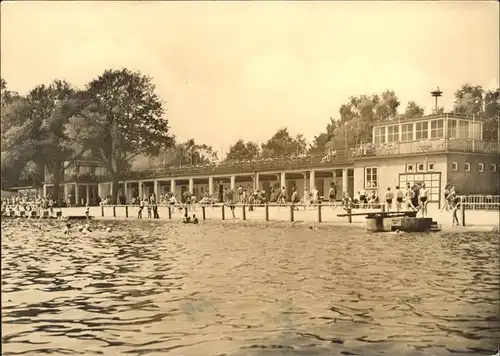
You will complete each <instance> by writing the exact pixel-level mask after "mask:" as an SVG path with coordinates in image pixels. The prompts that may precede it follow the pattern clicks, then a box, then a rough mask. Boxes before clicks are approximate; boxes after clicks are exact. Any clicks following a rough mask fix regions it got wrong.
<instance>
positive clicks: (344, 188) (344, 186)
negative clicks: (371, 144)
mask: <svg viewBox="0 0 500 356" xmlns="http://www.w3.org/2000/svg"><path fill="white" fill-rule="evenodd" d="M347 192H348V191H347V168H342V196H344V195H345V194H347ZM351 198H353V197H351Z"/></svg>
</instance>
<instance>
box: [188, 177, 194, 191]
mask: <svg viewBox="0 0 500 356" xmlns="http://www.w3.org/2000/svg"><path fill="white" fill-rule="evenodd" d="M189 193H191V194H193V193H194V179H193V178H189Z"/></svg>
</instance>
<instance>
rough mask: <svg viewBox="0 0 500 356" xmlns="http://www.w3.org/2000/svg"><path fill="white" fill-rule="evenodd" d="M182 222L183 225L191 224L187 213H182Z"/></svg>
mask: <svg viewBox="0 0 500 356" xmlns="http://www.w3.org/2000/svg"><path fill="white" fill-rule="evenodd" d="M182 222H183V223H184V224H189V223H190V222H191V218H190V217H189V216H188V214H187V211H186V213H184V217H183V218H182Z"/></svg>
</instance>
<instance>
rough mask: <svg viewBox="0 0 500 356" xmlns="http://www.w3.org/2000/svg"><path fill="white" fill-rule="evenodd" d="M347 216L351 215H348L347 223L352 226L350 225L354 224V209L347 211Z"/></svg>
mask: <svg viewBox="0 0 500 356" xmlns="http://www.w3.org/2000/svg"><path fill="white" fill-rule="evenodd" d="M347 214H349V215H347V222H348V223H349V224H350V223H352V216H351V214H352V209H351V208H349V209H347Z"/></svg>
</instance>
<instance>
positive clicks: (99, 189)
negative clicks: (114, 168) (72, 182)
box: [64, 183, 102, 200]
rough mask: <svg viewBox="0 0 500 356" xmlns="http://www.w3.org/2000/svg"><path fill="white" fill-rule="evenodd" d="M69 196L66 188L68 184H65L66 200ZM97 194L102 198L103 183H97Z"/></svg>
mask: <svg viewBox="0 0 500 356" xmlns="http://www.w3.org/2000/svg"><path fill="white" fill-rule="evenodd" d="M67 196H68V190H67V189H66V184H65V185H64V199H65V200H66V199H67ZM97 196H98V197H99V198H101V199H102V187H101V183H97Z"/></svg>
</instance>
